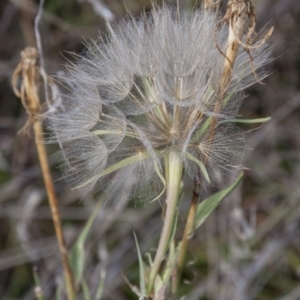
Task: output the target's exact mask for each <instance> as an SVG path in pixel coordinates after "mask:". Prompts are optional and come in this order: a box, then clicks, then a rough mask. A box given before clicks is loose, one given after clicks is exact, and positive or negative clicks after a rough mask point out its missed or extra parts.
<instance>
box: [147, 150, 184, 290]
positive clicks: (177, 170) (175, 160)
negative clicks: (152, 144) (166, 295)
mask: <svg viewBox="0 0 300 300" xmlns="http://www.w3.org/2000/svg"><path fill="white" fill-rule="evenodd" d="M166 168H168V181H167V195H166V204H167V208H166V215H165V220H164V225H163V229H162V233H161V237H160V240H159V245H158V249H157V252H156V255H155V259H154V262H153V265H152V266H151V270H150V275H149V280H148V284H147V294H148V295H150V293H151V292H152V289H153V285H154V282H155V279H156V276H157V274H158V271H159V268H160V265H161V262H162V260H163V258H164V255H165V253H166V251H167V249H168V247H169V244H170V240H171V237H172V233H173V228H174V221H175V217H176V213H177V207H178V201H179V190H180V183H181V180H182V159H181V157H180V154H179V153H177V152H175V151H171V152H170V154H169V156H168V163H167V165H166Z"/></svg>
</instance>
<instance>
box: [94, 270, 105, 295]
mask: <svg viewBox="0 0 300 300" xmlns="http://www.w3.org/2000/svg"><path fill="white" fill-rule="evenodd" d="M105 277H106V270H104V269H103V270H101V273H100V282H99V286H98V289H97V292H96V297H95V300H100V299H101V298H102V294H103V290H104V283H105Z"/></svg>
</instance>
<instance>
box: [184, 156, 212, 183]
mask: <svg viewBox="0 0 300 300" xmlns="http://www.w3.org/2000/svg"><path fill="white" fill-rule="evenodd" d="M184 154H185V156H186V157H187V158H188V159H190V160H191V161H193V162H195V163H196V164H197V165H198V166H199V168H200V170H201V172H202V174H203V175H204V177H205V179H206V180H207V181H208V182H210V179H209V175H208V173H207V170H206V167H205V165H204V163H203V162H202V161H200V160H199V159H197V158H196V157H194V156H193V155H192V154H190V153H188V152H185V153H184Z"/></svg>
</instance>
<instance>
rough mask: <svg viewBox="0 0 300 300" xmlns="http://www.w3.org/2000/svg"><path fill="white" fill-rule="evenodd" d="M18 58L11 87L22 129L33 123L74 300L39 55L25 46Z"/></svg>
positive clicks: (58, 238)
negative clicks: (23, 115)
mask: <svg viewBox="0 0 300 300" xmlns="http://www.w3.org/2000/svg"><path fill="white" fill-rule="evenodd" d="M21 57H22V61H21V62H20V63H19V65H18V66H17V68H16V70H15V72H14V74H13V77H12V86H13V89H14V92H15V94H16V96H17V97H19V98H21V101H22V104H23V106H24V108H25V109H26V111H27V113H28V114H29V119H28V121H27V123H26V125H25V127H24V128H23V130H24V129H28V125H29V124H32V126H33V130H34V136H35V144H36V147H37V151H38V156H39V161H40V165H41V169H42V174H43V179H44V183H45V187H46V191H47V195H48V201H49V205H50V209H51V214H52V219H53V223H54V228H55V233H56V237H57V241H58V245H59V251H60V255H61V260H62V265H63V269H64V275H65V282H66V290H67V295H68V300H75V292H74V291H75V288H74V279H73V274H72V271H71V267H70V263H69V259H68V251H67V248H66V244H65V240H64V236H63V230H62V225H61V221H60V216H59V211H58V204H57V198H56V194H55V190H54V186H53V181H52V178H51V174H50V168H49V164H48V159H47V152H46V148H45V143H44V138H43V127H42V122H41V118H40V113H41V104H40V99H39V96H38V80H39V76H38V74H39V72H40V66H39V65H38V53H37V50H36V49H35V48H32V47H28V48H26V49H24V50H23V51H22V52H21ZM19 78H21V79H22V84H21V87H20V90H19V89H18V79H19Z"/></svg>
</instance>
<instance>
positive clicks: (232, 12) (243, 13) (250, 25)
mask: <svg viewBox="0 0 300 300" xmlns="http://www.w3.org/2000/svg"><path fill="white" fill-rule="evenodd" d="M219 4H220V2H219V1H216V2H215V1H213V0H204V8H205V9H214V8H215V6H217V7H218V5H219ZM224 22H226V23H228V26H229V34H228V42H227V49H226V53H223V52H222V50H221V49H220V47H219V46H218V44H217V42H216V47H217V48H218V50H219V51H220V53H221V54H222V55H223V56H224V57H225V60H224V66H223V72H222V76H221V80H220V84H219V87H218V90H217V92H218V94H219V96H218V98H217V102H216V104H215V108H214V113H215V114H216V116H215V117H213V118H212V122H211V125H210V129H209V141H212V140H213V138H214V136H215V132H216V126H217V122H218V117H217V115H218V114H219V113H220V112H221V109H222V106H223V101H224V99H225V97H226V92H227V89H228V87H229V84H230V81H231V78H232V70H233V67H234V63H235V60H236V57H237V54H238V50H239V47H240V46H242V47H244V50H245V51H246V53H247V54H248V56H249V59H250V64H251V68H252V70H253V73H254V75H255V76H256V79H257V81H258V82H260V80H259V78H258V76H257V75H256V73H255V69H254V65H253V59H252V56H251V54H250V49H254V48H258V47H260V46H262V45H263V44H264V43H265V42H266V40H267V39H268V38H269V37H270V36H271V34H272V31H273V28H271V29H270V30H269V31H268V32H267V33H266V34H265V36H264V37H263V39H262V40H261V41H260V42H259V43H256V44H255V45H254V46H253V43H254V42H257V41H256V39H255V38H253V37H252V36H253V35H254V36H256V35H255V25H256V16H255V11H254V7H253V5H252V3H251V0H229V2H228V5H227V11H226V14H225V16H224V17H223V19H222V20H221V21H220V23H219V24H218V26H217V29H216V32H217V31H218V30H219V28H220V26H221V25H222V24H223V23H224ZM246 28H247V33H246V42H245V43H243V42H242V39H243V36H244V34H245V30H246ZM207 161H208V156H206V158H205V160H204V164H206V163H207ZM199 192H200V186H199V180H195V183H194V191H193V198H192V202H191V206H190V209H189V213H188V217H187V221H186V225H185V229H184V233H183V237H182V241H181V246H180V250H179V256H178V262H177V268H176V270H175V271H174V276H173V282H172V293H173V295H175V294H176V292H177V288H178V283H179V279H180V276H181V272H182V269H183V266H184V262H185V257H186V252H187V247H188V243H189V240H190V239H191V237H192V233H193V226H194V222H195V217H196V211H197V205H198V200H199Z"/></svg>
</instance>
